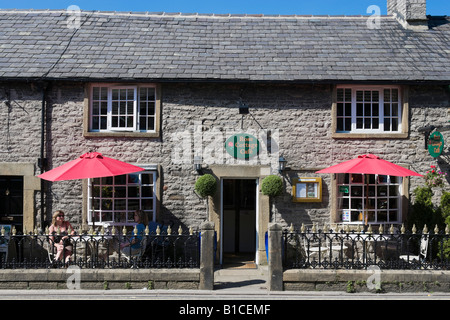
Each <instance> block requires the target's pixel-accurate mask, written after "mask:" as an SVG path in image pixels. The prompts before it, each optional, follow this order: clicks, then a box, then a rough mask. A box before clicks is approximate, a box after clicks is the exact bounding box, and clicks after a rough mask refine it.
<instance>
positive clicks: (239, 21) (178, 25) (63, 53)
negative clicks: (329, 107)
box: [0, 10, 450, 82]
mask: <svg viewBox="0 0 450 320" xmlns="http://www.w3.org/2000/svg"><path fill="white" fill-rule="evenodd" d="M367 19H368V17H363V16H348V17H346V16H262V15H255V16H251V15H197V14H186V15H184V14H165V13H127V12H120V13H119V12H98V11H83V12H82V13H81V27H80V28H79V29H78V30H75V29H69V28H68V27H67V21H68V14H67V13H66V11H65V10H55V11H51V10H46V11H38V10H0V80H1V79H24V80H25V79H26V80H30V79H71V80H87V81H95V80H122V81H123V80H141V81H144V80H145V81H172V80H196V81H205V80H208V81H210V80H214V81H222V80H223V81H236V80H237V81H299V82H302V81H307V82H310V81H332V82H335V81H352V80H356V81H444V82H448V81H449V80H450V59H449V58H450V20H449V19H448V18H442V19H440V20H433V21H432V24H433V27H432V28H431V29H429V30H424V31H411V30H406V29H404V28H403V27H402V26H401V25H400V24H399V23H398V22H397V21H396V20H395V19H394V18H393V17H391V16H383V17H381V28H380V29H369V28H368V27H367V24H366V22H367Z"/></svg>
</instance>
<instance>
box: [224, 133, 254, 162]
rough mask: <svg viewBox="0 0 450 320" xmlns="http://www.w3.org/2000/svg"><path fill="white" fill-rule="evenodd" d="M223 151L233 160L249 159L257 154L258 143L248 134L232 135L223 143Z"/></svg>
mask: <svg viewBox="0 0 450 320" xmlns="http://www.w3.org/2000/svg"><path fill="white" fill-rule="evenodd" d="M225 149H226V150H227V152H228V154H229V155H231V156H232V157H234V158H235V159H245V160H248V159H251V158H253V157H254V156H256V155H257V154H258V153H259V141H258V139H256V138H255V137H254V136H252V135H251V134H248V133H238V134H235V135H232V136H231V137H229V138H228V139H227V141H226V142H225Z"/></svg>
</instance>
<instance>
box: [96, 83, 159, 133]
mask: <svg viewBox="0 0 450 320" xmlns="http://www.w3.org/2000/svg"><path fill="white" fill-rule="evenodd" d="M158 108H159V100H158V97H157V87H156V86H155V85H132V86H130V85H123V86H119V85H110V84H95V85H92V86H91V89H90V106H89V132H145V133H152V132H156V131H157V121H158V114H159V112H158Z"/></svg>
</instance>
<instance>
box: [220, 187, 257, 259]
mask: <svg viewBox="0 0 450 320" xmlns="http://www.w3.org/2000/svg"><path fill="white" fill-rule="evenodd" d="M222 197H223V198H222V199H223V201H222V214H223V216H222V237H223V240H222V250H223V251H222V252H223V255H222V264H223V265H225V266H226V265H228V266H235V267H239V266H241V267H245V266H246V265H247V266H250V267H251V266H254V265H255V256H256V249H257V240H256V234H257V232H256V219H257V180H256V179H223V181H222Z"/></svg>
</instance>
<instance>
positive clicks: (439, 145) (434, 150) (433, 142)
mask: <svg viewBox="0 0 450 320" xmlns="http://www.w3.org/2000/svg"><path fill="white" fill-rule="evenodd" d="M443 150H444V137H443V136H442V134H441V133H440V132H439V131H435V132H433V133H432V134H430V137H429V138H428V153H429V154H430V155H431V156H432V157H433V158H437V157H439V156H440V155H441V153H442V151H443Z"/></svg>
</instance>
